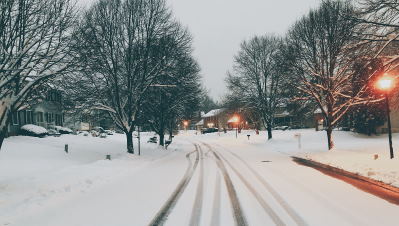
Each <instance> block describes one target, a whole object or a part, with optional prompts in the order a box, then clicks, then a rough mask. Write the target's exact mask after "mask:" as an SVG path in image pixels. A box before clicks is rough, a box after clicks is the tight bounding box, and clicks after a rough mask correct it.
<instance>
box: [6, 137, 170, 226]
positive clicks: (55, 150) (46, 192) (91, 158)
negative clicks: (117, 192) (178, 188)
mask: <svg viewBox="0 0 399 226" xmlns="http://www.w3.org/2000/svg"><path fill="white" fill-rule="evenodd" d="M141 135H142V142H141V153H142V155H141V156H140V157H139V156H136V155H130V154H127V153H126V148H125V135H123V134H115V135H112V136H108V137H107V138H98V137H91V136H90V135H89V136H83V135H82V136H80V135H62V136H61V137H46V138H36V137H26V136H16V137H10V138H7V139H6V140H5V142H4V144H3V148H2V150H1V151H0V225H7V224H11V223H10V222H12V221H13V220H12V219H18V218H19V216H20V215H24V216H26V215H29V214H34V212H35V211H36V210H37V209H38V207H50V208H51V206H52V205H53V206H56V205H57V204H59V203H60V202H62V201H64V200H68V199H70V198H71V197H74V196H77V195H82V194H85V193H87V192H90V191H91V190H92V189H95V188H96V187H101V186H104V185H106V184H110V183H111V182H112V181H114V180H118V179H119V178H123V177H125V176H126V175H129V174H134V173H135V172H136V171H139V170H141V169H144V168H146V167H147V166H148V165H150V164H154V163H155V164H156V162H157V161H160V160H162V159H163V158H167V157H168V156H170V155H173V154H174V153H176V150H178V145H175V144H173V145H171V146H170V147H169V149H168V150H167V151H166V150H164V149H162V148H160V147H159V146H158V145H157V144H152V143H147V140H148V139H149V137H150V136H153V134H152V133H142V134H141ZM65 144H68V149H69V153H68V154H67V153H65V152H64V147H65ZM135 149H136V150H135V151H136V152H137V140H136V139H135ZM106 155H111V157H112V161H109V160H105V158H106ZM172 183H173V181H172ZM172 186H174V184H172Z"/></svg>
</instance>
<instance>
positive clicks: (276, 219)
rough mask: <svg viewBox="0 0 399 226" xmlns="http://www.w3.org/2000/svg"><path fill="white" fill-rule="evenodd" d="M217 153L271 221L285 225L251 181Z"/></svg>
mask: <svg viewBox="0 0 399 226" xmlns="http://www.w3.org/2000/svg"><path fill="white" fill-rule="evenodd" d="M204 145H206V146H208V147H209V148H212V147H211V146H210V145H209V144H205V143H204ZM213 152H214V153H216V152H217V151H215V150H213ZM217 153H219V152H217ZM219 155H220V158H221V159H223V161H224V162H226V163H227V165H228V166H229V167H230V168H231V169H232V170H233V171H234V173H235V174H236V175H237V176H238V178H240V180H241V181H242V182H243V184H244V185H245V186H246V187H247V189H248V190H249V191H250V192H251V194H252V195H253V196H254V197H255V199H256V200H257V201H258V203H259V204H260V205H261V206H262V208H263V209H264V210H265V212H266V213H267V214H268V215H269V216H270V218H271V219H272V220H273V222H274V223H275V224H276V225H285V223H284V222H283V220H282V219H281V218H280V217H279V216H278V215H277V213H276V212H275V211H274V210H273V208H272V207H271V206H270V205H269V204H268V203H267V202H266V201H265V200H264V199H263V198H262V196H261V195H260V194H259V193H258V192H257V191H256V190H255V188H254V187H253V186H252V185H251V183H250V182H249V181H248V180H247V179H245V177H244V176H243V175H242V174H241V173H240V172H239V171H238V170H237V169H236V167H234V166H233V165H232V164H231V163H230V162H229V161H227V159H226V158H224V157H223V155H221V154H220V153H219Z"/></svg>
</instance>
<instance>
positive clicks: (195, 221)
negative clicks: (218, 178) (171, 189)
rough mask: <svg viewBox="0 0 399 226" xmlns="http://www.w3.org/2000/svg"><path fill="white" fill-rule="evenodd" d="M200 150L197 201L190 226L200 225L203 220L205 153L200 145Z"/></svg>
mask: <svg viewBox="0 0 399 226" xmlns="http://www.w3.org/2000/svg"><path fill="white" fill-rule="evenodd" d="M198 147H199V150H200V152H201V154H200V169H199V170H200V172H199V177H198V186H197V193H196V195H195V201H194V206H193V210H192V212H191V219H190V226H198V225H200V221H201V213H202V203H203V196H204V154H203V151H202V149H201V147H200V146H198Z"/></svg>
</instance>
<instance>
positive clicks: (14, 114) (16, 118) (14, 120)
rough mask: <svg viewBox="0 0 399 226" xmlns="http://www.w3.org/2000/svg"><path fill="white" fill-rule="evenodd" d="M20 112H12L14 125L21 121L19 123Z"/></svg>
mask: <svg viewBox="0 0 399 226" xmlns="http://www.w3.org/2000/svg"><path fill="white" fill-rule="evenodd" d="M18 121H19V120H18V112H14V113H12V124H13V125H18V124H19V123H18Z"/></svg>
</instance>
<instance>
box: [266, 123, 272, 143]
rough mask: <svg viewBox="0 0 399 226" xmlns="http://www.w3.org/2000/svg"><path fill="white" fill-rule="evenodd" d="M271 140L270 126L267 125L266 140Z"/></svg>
mask: <svg viewBox="0 0 399 226" xmlns="http://www.w3.org/2000/svg"><path fill="white" fill-rule="evenodd" d="M272 138H273V135H272V125H270V124H267V139H268V140H270V139H272Z"/></svg>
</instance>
